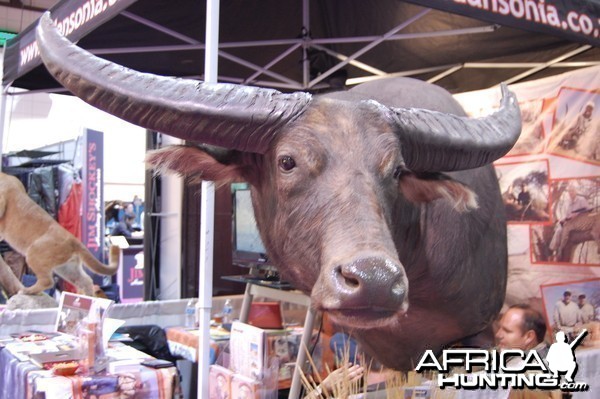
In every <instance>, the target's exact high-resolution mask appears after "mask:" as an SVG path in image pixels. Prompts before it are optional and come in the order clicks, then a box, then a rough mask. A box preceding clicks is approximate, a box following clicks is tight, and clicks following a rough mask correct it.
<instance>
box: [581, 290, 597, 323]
mask: <svg viewBox="0 0 600 399" xmlns="http://www.w3.org/2000/svg"><path fill="white" fill-rule="evenodd" d="M577 306H578V307H579V320H580V322H581V323H589V322H590V321H594V317H595V311H594V306H593V305H592V304H591V303H589V302H586V299H585V294H581V295H579V296H578V297H577Z"/></svg>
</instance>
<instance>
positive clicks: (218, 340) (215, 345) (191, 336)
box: [165, 327, 229, 364]
mask: <svg viewBox="0 0 600 399" xmlns="http://www.w3.org/2000/svg"><path fill="white" fill-rule="evenodd" d="M217 331H218V332H217ZM165 332H166V335H167V342H168V344H169V350H170V351H171V354H172V355H173V356H178V357H181V358H183V359H186V360H189V361H191V362H197V361H198V340H199V335H200V332H199V331H198V329H194V328H187V327H168V328H165ZM210 336H211V338H210V347H211V359H210V364H214V362H215V360H216V359H217V358H218V357H219V355H220V354H221V353H222V352H223V349H224V348H225V347H226V346H227V344H228V343H229V334H228V333H223V332H222V331H220V330H217V329H216V328H215V329H212V328H211V334H210Z"/></svg>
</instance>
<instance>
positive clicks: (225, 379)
mask: <svg viewBox="0 0 600 399" xmlns="http://www.w3.org/2000/svg"><path fill="white" fill-rule="evenodd" d="M232 378H233V371H231V370H229V369H227V368H225V367H222V366H218V365H216V364H213V365H212V366H210V369H209V372H208V397H209V399H228V398H231V397H232V396H231V380H232Z"/></svg>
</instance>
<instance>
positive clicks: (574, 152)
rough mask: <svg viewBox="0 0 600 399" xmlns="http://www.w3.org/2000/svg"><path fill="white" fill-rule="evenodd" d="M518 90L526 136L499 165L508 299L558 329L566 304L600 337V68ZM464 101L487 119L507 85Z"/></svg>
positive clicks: (520, 86)
mask: <svg viewBox="0 0 600 399" xmlns="http://www.w3.org/2000/svg"><path fill="white" fill-rule="evenodd" d="M510 89H511V90H512V91H514V92H515V93H516V95H517V98H518V101H519V105H520V108H521V119H522V126H523V127H522V133H521V136H520V138H519V140H518V142H517V143H516V145H515V146H514V147H513V148H512V150H511V151H510V152H509V153H508V154H507V155H506V156H504V157H503V158H501V159H499V160H498V161H496V162H495V164H494V166H495V169H496V175H497V178H498V183H499V185H500V190H501V194H502V198H503V202H504V207H505V211H506V215H507V221H508V246H509V277H508V286H507V297H506V305H508V306H510V305H513V304H516V303H529V304H531V305H532V306H534V307H537V308H539V309H540V310H541V311H543V313H545V316H546V319H547V323H548V326H549V327H550V328H551V329H553V330H558V329H559V328H561V329H564V328H565V327H566V326H565V325H564V324H563V323H562V322H561V321H560V320H559V319H560V317H559V316H560V315H558V314H557V312H558V311H559V310H561V311H562V308H563V307H565V304H566V305H568V307H569V309H571V310H572V312H573V314H576V316H574V317H575V319H576V324H577V325H578V326H581V325H588V326H590V327H593V328H597V329H598V333H597V334H598V335H597V336H599V337H600V67H591V68H586V69H582V70H579V71H575V72H570V73H567V74H563V75H558V76H554V77H551V78H546V79H540V80H535V81H530V82H526V83H521V84H514V85H511V86H510ZM455 98H456V99H457V100H458V101H459V102H460V103H461V105H462V106H463V107H464V108H465V109H466V110H467V112H468V113H469V115H470V116H474V117H477V116H482V115H485V114H489V113H490V112H492V111H493V110H494V108H496V107H497V104H498V103H499V100H500V90H499V88H498V87H496V88H492V89H487V90H481V91H477V92H470V93H462V94H458V95H456V96H455ZM567 294H568V295H567ZM559 308H560V309H559ZM590 323H592V324H591V325H590ZM569 327H573V328H574V326H569ZM567 329H568V328H567ZM598 345H600V338H598Z"/></svg>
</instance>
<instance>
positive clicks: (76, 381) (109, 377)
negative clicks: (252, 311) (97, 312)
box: [0, 342, 179, 399]
mask: <svg viewBox="0 0 600 399" xmlns="http://www.w3.org/2000/svg"><path fill="white" fill-rule="evenodd" d="M4 344H5V345H6V346H2V347H0V372H1V373H2V378H1V379H0V398H11V399H30V398H31V399H35V398H75V399H77V398H100V397H101V398H102V399H112V398H126V397H134V396H135V397H136V398H152V399H154V398H156V399H159V398H171V397H173V396H174V394H175V393H176V392H177V391H178V387H179V376H178V373H177V368H176V367H166V368H160V369H154V368H150V367H146V366H142V365H140V364H139V363H140V362H142V361H143V360H144V359H148V358H151V357H150V356H148V355H146V354H144V353H142V352H140V351H138V350H136V349H134V348H132V347H129V346H126V345H124V344H122V343H111V344H110V347H109V349H108V351H107V356H108V357H109V359H110V360H109V363H108V366H107V369H106V370H105V371H102V372H98V373H93V372H90V373H86V374H79V373H77V374H75V375H73V376H67V377H63V376H57V375H54V373H53V372H52V371H51V370H44V369H42V368H41V367H38V366H36V365H35V364H33V363H32V362H31V361H30V360H29V359H28V355H27V351H26V350H21V349H22V348H18V347H17V348H15V347H14V345H13V346H11V344H12V343H7V342H4ZM17 344H18V343H17ZM109 370H110V371H111V372H109Z"/></svg>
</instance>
